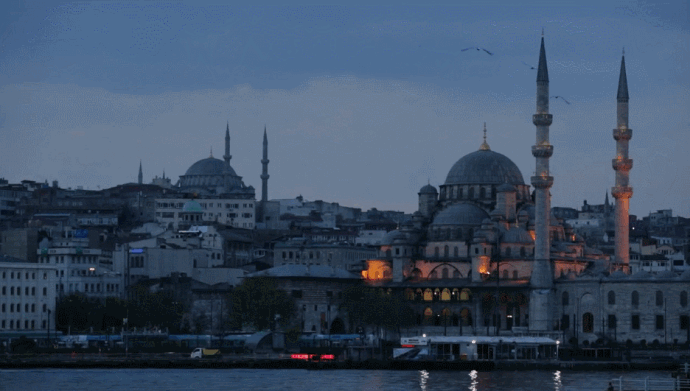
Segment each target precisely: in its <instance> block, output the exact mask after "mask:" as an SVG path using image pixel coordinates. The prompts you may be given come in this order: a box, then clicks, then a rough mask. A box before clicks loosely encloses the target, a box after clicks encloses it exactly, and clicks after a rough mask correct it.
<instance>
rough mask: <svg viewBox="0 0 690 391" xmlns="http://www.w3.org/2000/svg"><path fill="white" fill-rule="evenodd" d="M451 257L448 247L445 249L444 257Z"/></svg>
mask: <svg viewBox="0 0 690 391" xmlns="http://www.w3.org/2000/svg"><path fill="white" fill-rule="evenodd" d="M449 255H450V253H449V250H448V246H445V247H443V256H444V257H446V258H448V256H449Z"/></svg>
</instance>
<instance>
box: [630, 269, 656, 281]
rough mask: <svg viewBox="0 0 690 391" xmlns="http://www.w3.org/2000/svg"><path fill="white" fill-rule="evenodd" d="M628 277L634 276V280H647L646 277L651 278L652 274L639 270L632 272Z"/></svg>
mask: <svg viewBox="0 0 690 391" xmlns="http://www.w3.org/2000/svg"><path fill="white" fill-rule="evenodd" d="M630 277H631V278H634V279H636V280H648V279H650V278H652V275H651V274H649V273H648V272H646V271H644V270H640V271H639V272H637V273H635V274H633V275H632V276H630Z"/></svg>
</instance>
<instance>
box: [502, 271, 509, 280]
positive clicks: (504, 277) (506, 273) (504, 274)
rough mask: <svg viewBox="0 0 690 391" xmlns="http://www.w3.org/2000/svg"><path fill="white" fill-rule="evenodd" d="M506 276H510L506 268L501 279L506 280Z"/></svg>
mask: <svg viewBox="0 0 690 391" xmlns="http://www.w3.org/2000/svg"><path fill="white" fill-rule="evenodd" d="M508 278H510V274H509V272H508V270H504V271H503V279H504V280H507V279H508Z"/></svg>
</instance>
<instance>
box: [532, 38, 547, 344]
mask: <svg viewBox="0 0 690 391" xmlns="http://www.w3.org/2000/svg"><path fill="white" fill-rule="evenodd" d="M542 34H543V32H542ZM552 121H553V116H552V115H551V114H549V71H548V68H547V66H546V50H545V49H544V37H543V35H542V37H541V47H540V49H539V69H538V71H537V113H536V114H534V115H533V116H532V123H534V125H535V126H536V128H537V138H536V145H534V146H532V156H534V157H535V159H536V175H535V176H533V177H532V178H531V182H532V186H534V188H535V190H534V193H535V200H534V203H535V205H534V219H535V243H534V265H533V266H532V274H531V276H530V285H531V288H532V292H531V294H530V303H529V329H530V330H535V331H546V330H550V327H551V326H552V325H551V319H550V316H549V314H550V312H551V311H550V310H549V308H550V301H551V300H552V298H551V295H550V292H551V288H552V287H553V272H552V271H551V243H550V235H549V225H550V221H549V219H550V216H551V193H550V192H549V189H550V188H551V186H552V185H553V177H552V176H551V174H550V172H549V158H550V157H551V155H552V154H553V146H552V145H551V144H550V143H549V126H551V122H552Z"/></svg>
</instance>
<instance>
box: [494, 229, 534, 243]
mask: <svg viewBox="0 0 690 391" xmlns="http://www.w3.org/2000/svg"><path fill="white" fill-rule="evenodd" d="M502 241H503V242H504V243H534V240H532V235H530V234H529V232H527V230H525V229H523V228H520V227H510V229H509V230H507V231H506V232H504V233H503V240H502Z"/></svg>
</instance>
